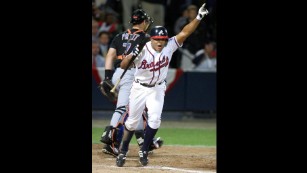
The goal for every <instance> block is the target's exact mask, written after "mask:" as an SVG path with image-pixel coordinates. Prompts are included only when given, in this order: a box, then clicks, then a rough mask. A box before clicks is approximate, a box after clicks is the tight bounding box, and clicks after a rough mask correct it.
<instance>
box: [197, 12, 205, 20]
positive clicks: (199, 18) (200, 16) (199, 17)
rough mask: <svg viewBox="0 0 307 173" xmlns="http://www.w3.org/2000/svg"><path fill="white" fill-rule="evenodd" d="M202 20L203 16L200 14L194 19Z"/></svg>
mask: <svg viewBox="0 0 307 173" xmlns="http://www.w3.org/2000/svg"><path fill="white" fill-rule="evenodd" d="M203 18H204V15H202V14H199V13H198V14H197V16H196V19H197V20H202V19H203Z"/></svg>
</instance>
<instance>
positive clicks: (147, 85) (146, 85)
mask: <svg viewBox="0 0 307 173" xmlns="http://www.w3.org/2000/svg"><path fill="white" fill-rule="evenodd" d="M163 82H164V81H162V82H160V83H158V85H161V84H162V83H163ZM137 83H138V82H137ZM140 85H142V86H144V87H147V88H151V87H154V86H156V84H152V85H149V84H147V83H140Z"/></svg>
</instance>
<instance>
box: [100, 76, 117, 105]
mask: <svg viewBox="0 0 307 173" xmlns="http://www.w3.org/2000/svg"><path fill="white" fill-rule="evenodd" d="M113 87H114V85H113V84H112V81H111V80H108V79H106V80H103V81H102V82H100V84H99V86H98V88H99V89H100V91H101V92H102V94H103V95H104V96H106V97H107V98H108V99H109V100H110V101H111V102H114V101H116V100H117V96H118V91H117V90H115V92H114V93H113V92H111V90H112V88H113Z"/></svg>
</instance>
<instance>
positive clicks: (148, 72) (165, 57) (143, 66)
mask: <svg viewBox="0 0 307 173" xmlns="http://www.w3.org/2000/svg"><path fill="white" fill-rule="evenodd" d="M181 46H182V45H179V43H178V42H177V40H176V37H175V36H173V37H171V38H169V39H168V43H167V45H166V46H165V47H164V48H163V49H162V51H161V52H160V53H159V52H156V51H155V50H154V49H153V48H152V46H151V42H150V41H149V42H147V43H146V45H145V46H144V48H143V50H142V51H141V52H140V54H139V55H138V57H137V58H136V59H135V60H134V63H135V66H136V71H135V75H134V76H135V77H134V78H135V81H137V82H140V83H147V84H149V85H153V84H157V83H161V82H163V81H164V80H165V79H166V76H167V72H168V68H169V63H170V61H171V59H172V55H173V53H174V52H175V51H176V50H177V49H178V47H181Z"/></svg>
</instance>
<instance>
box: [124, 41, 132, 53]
mask: <svg viewBox="0 0 307 173" xmlns="http://www.w3.org/2000/svg"><path fill="white" fill-rule="evenodd" d="M123 47H125V48H126V50H125V52H128V50H129V49H130V47H131V43H123Z"/></svg>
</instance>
